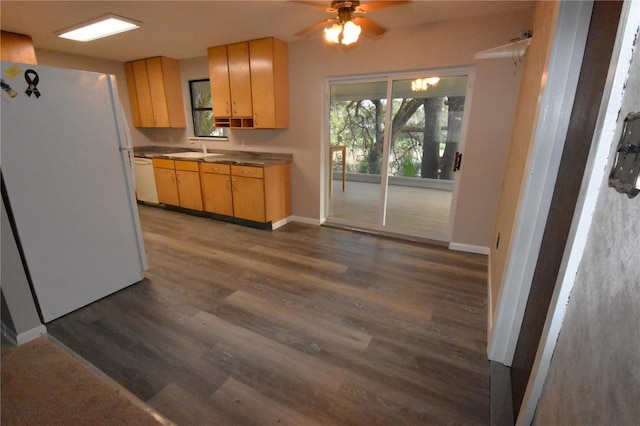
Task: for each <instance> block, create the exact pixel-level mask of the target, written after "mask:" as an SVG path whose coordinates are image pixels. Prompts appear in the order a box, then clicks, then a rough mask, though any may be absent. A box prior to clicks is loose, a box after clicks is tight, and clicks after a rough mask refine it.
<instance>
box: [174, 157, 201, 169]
mask: <svg viewBox="0 0 640 426" xmlns="http://www.w3.org/2000/svg"><path fill="white" fill-rule="evenodd" d="M176 170H184V171H187V172H197V171H198V162H197V161H179V160H176Z"/></svg>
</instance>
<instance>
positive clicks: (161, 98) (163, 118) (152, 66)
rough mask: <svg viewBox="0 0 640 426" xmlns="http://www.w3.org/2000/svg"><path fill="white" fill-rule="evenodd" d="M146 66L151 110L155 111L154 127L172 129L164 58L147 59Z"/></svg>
mask: <svg viewBox="0 0 640 426" xmlns="http://www.w3.org/2000/svg"><path fill="white" fill-rule="evenodd" d="M146 64H147V77H148V79H149V95H150V98H151V109H152V111H153V125H154V127H170V126H171V123H170V122H169V111H168V109H167V95H166V93H165V82H164V73H163V71H162V58H160V57H157V58H150V59H147V60H146Z"/></svg>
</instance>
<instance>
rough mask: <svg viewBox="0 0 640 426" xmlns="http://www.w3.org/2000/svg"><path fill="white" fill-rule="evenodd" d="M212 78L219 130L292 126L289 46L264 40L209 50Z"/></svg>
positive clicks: (276, 40)
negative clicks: (290, 115) (226, 128)
mask: <svg viewBox="0 0 640 426" xmlns="http://www.w3.org/2000/svg"><path fill="white" fill-rule="evenodd" d="M207 53H208V56H209V78H210V81H211V98H212V104H213V114H214V118H215V123H216V126H217V127H231V128H262V129H276V128H278V129H279V128H287V127H288V126H289V61H288V53H287V44H286V43H285V42H283V41H281V40H278V39H276V38H273V37H270V38H264V39H259V40H251V41H248V42H242V43H234V44H230V45H227V46H216V47H210V48H209V49H208V51H207Z"/></svg>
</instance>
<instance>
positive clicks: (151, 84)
mask: <svg viewBox="0 0 640 426" xmlns="http://www.w3.org/2000/svg"><path fill="white" fill-rule="evenodd" d="M124 66H125V73H126V76H127V87H128V89H129V100H130V102H131V114H132V115H133V124H134V126H135V127H164V128H167V127H177V128H184V127H186V122H185V116H184V104H183V99H182V85H181V82H180V68H179V65H178V61H176V60H175V59H171V58H167V57H163V56H157V57H155V58H148V59H139V60H137V61H131V62H125V64H124Z"/></svg>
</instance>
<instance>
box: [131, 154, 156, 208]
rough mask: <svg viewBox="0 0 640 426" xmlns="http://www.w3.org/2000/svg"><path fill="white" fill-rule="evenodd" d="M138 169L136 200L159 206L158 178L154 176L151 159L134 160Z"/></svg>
mask: <svg viewBox="0 0 640 426" xmlns="http://www.w3.org/2000/svg"><path fill="white" fill-rule="evenodd" d="M134 163H135V167H136V198H137V199H138V200H139V201H145V202H147V203H154V204H158V190H157V188H156V178H155V176H154V174H153V162H152V161H151V159H149V158H138V157H136V158H135V159H134Z"/></svg>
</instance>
